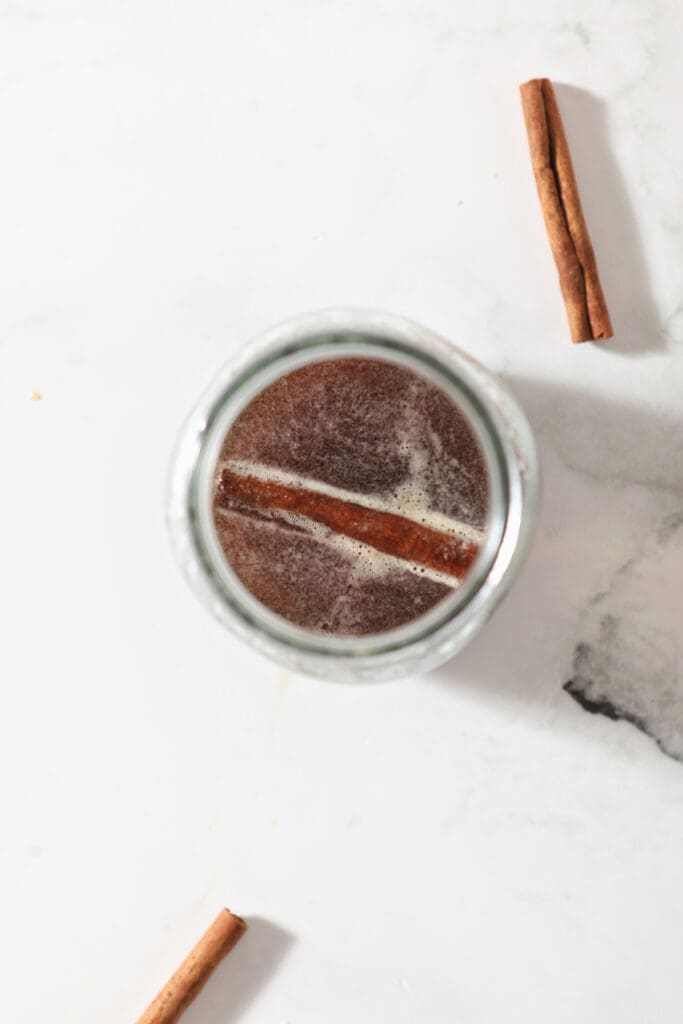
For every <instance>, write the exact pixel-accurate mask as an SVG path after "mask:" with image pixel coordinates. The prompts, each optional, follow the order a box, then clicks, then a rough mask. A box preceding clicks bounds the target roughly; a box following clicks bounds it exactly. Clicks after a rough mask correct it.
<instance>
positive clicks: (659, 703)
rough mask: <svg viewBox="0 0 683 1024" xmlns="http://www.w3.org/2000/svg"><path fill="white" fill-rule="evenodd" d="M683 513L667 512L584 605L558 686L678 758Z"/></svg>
mask: <svg viewBox="0 0 683 1024" xmlns="http://www.w3.org/2000/svg"><path fill="white" fill-rule="evenodd" d="M682 605H683V510H680V511H678V512H677V513H675V514H673V515H671V516H669V517H668V518H667V519H665V520H664V522H663V523H662V524H661V526H660V527H659V528H658V529H657V530H655V531H654V532H653V533H652V535H651V536H649V537H647V538H646V540H645V543H644V545H643V549H642V552H641V553H639V554H638V555H637V556H636V557H634V558H632V559H630V560H629V561H628V562H626V563H625V564H624V565H623V566H622V567H621V569H619V571H618V572H617V573H616V574H615V576H614V578H613V580H612V582H611V583H610V585H609V587H608V589H607V590H606V591H605V592H604V593H600V594H598V595H596V596H595V597H594V598H593V600H592V601H591V603H590V605H589V606H588V608H587V609H586V613H585V622H584V625H583V629H582V635H581V639H580V640H579V641H578V643H577V644H576V647H575V649H574V656H573V665H572V672H571V677H570V678H569V680H568V681H567V682H566V683H565V685H564V689H565V690H566V692H567V693H568V694H569V695H570V696H572V697H573V698H574V700H576V701H577V702H578V703H579V704H580V705H581V706H582V707H583V708H584V709H585V710H586V711H589V712H592V713H594V714H602V715H606V716H607V717H608V718H611V719H614V720H620V719H622V720H624V721H626V722H630V723H631V724H632V725H635V726H636V728H638V729H640V730H642V732H644V733H646V734H647V735H648V736H651V737H652V738H653V739H654V740H655V741H656V743H657V745H658V746H659V747H660V749H661V750H662V751H663V752H664V753H665V754H668V755H669V756H670V757H673V758H676V759H677V760H679V761H683V671H682V666H683V631H682V630H681V625H682V624H683V616H682V615H681V606H682Z"/></svg>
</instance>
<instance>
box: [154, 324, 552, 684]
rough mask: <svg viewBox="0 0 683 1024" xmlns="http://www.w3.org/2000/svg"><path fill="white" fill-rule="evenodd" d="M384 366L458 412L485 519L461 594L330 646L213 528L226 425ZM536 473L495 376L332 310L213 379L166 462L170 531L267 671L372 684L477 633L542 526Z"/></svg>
mask: <svg viewBox="0 0 683 1024" xmlns="http://www.w3.org/2000/svg"><path fill="white" fill-rule="evenodd" d="M346 356H351V357H354V356H355V357H365V358H372V359H381V360H384V361H389V362H391V363H394V364H398V365H401V366H404V367H406V368H408V369H410V370H413V371H416V372H417V373H418V374H420V375H421V376H422V377H425V378H427V379H428V380H430V381H432V382H434V383H436V384H437V385H438V386H439V387H440V388H442V389H443V390H444V391H446V392H447V393H448V394H449V395H450V396H451V398H452V399H453V400H454V402H455V403H456V405H458V406H459V407H460V409H461V410H462V411H463V412H464V413H465V415H466V416H467V419H468V420H469V422H470V425H471V427H472V429H473V430H474V432H475V434H476V437H477V439H478V441H479V443H480V445H481V448H482V451H483V454H484V457H485V462H486V466H487V471H488V476H489V519H488V524H487V531H486V536H485V540H484V542H483V545H482V548H481V550H480V553H479V555H478V557H477V559H476V561H475V563H474V565H473V566H472V568H471V570H470V571H469V573H468V574H467V576H466V577H465V579H464V581H463V584H462V586H460V587H459V588H458V589H457V590H455V592H454V593H453V594H452V595H451V596H449V597H447V598H445V599H444V600H442V601H440V602H439V603H438V604H436V605H435V606H434V607H433V608H432V609H431V610H430V611H428V612H426V613H425V614H423V615H421V616H419V617H418V618H415V619H413V620H412V621H411V622H409V623H407V624H405V625H403V626H400V627H399V628H396V629H392V630H388V631H387V632H384V633H377V634H373V635H371V636H358V637H355V636H354V637H334V636H330V635H329V634H328V635H325V634H318V633H315V632H312V631H309V630H306V629H303V628H301V627H299V626H296V625H294V624H293V623H291V622H289V621H287V620H285V619H284V618H282V617H281V616H279V615H277V614H275V613H274V612H272V611H271V610H270V609H268V608H267V607H265V606H264V605H263V604H261V603H260V602H259V601H258V600H257V599H256V598H255V597H254V596H253V595H252V594H251V593H250V592H249V591H248V590H247V588H246V587H245V586H244V585H243V584H242V583H241V581H240V580H239V579H238V577H237V575H236V574H235V572H234V571H233V570H232V569H231V567H230V565H229V563H228V561H227V558H226V557H225V555H224V553H223V551H222V549H221V546H220V543H219V540H218V537H217V531H216V528H215V525H214V519H213V512H212V507H213V506H212V488H213V479H214V472H215V467H216V462H217V458H218V454H219V451H220V448H221V444H222V442H223V440H224V438H225V435H226V433H227V431H228V429H229V428H230V426H231V424H232V423H233V422H234V421H235V419H236V418H237V416H238V415H239V414H240V413H241V412H242V410H244V409H245V407H246V406H247V405H248V404H249V403H250V402H251V401H252V400H253V399H254V398H255V396H256V395H257V394H259V393H260V392H261V391H262V390H263V389H264V388H265V387H267V386H268V385H269V384H271V383H272V382H273V381H275V380H277V379H278V378H280V377H281V376H283V375H284V374H286V373H290V372H292V371H293V370H296V369H298V368H300V367H302V366H304V365H307V364H309V363H311V362H314V361H318V360H324V359H339V358H342V357H346ZM539 483H540V481H539V468H538V460H537V455H536V447H535V444H534V440H533V436H532V434H531V430H530V428H529V425H528V423H527V421H526V418H525V417H524V415H523V413H522V412H521V410H520V408H519V406H518V405H517V403H516V401H515V400H514V399H513V398H512V397H511V395H510V394H509V393H508V392H507V391H506V389H505V388H504V387H503V385H502V384H501V383H500V381H499V380H497V378H496V377H494V376H493V375H492V374H491V373H489V372H488V371H487V370H485V369H484V368H483V367H482V366H481V365H480V364H479V363H477V362H476V361H475V360H474V359H472V358H471V357H470V356H468V355H467V354H466V353H464V352H463V351H461V350H460V349H458V348H456V347H455V346H453V345H452V344H450V343H449V342H447V341H445V340H444V339H442V338H440V337H439V336H438V335H436V334H434V333H433V332H431V331H429V330H427V329H425V328H423V327H420V326H419V325H417V324H414V323H412V322H410V321H408V320H404V319H402V318H400V317H396V316H391V315H388V314H384V313H375V312H367V311H356V310H331V311H328V312H323V313H316V314H311V315H308V316H303V317H300V318H297V319H295V320H291V321H288V322H287V323H284V324H282V325H280V326H277V327H274V328H273V329H271V330H269V331H267V332H266V333H265V334H263V335H262V336H260V337H259V338H257V339H255V340H254V341H252V342H251V343H250V344H249V345H247V346H245V348H244V349H243V350H241V351H240V352H239V353H238V355H237V356H235V357H234V358H233V359H232V360H230V362H229V363H228V364H227V365H226V366H225V367H224V368H223V369H222V370H221V371H220V373H219V374H218V375H217V376H216V378H215V380H214V381H213V382H212V383H211V385H210V386H209V388H208V389H207V391H206V392H205V393H204V395H203V396H202V397H201V399H200V400H199V402H198V403H197V405H196V406H195V408H194V410H193V411H192V413H191V415H190V417H189V419H188V420H187V422H186V424H185V426H184V428H183V430H182V433H181V436H180V439H179V442H178V445H177V449H176V452H175V456H174V459H173V464H172V470H171V476H170V482H169V491H168V524H169V529H170V534H171V539H172V543H173V548H174V551H175V555H176V558H177V560H178V563H179V565H180V568H181V569H182V571H183V573H184V574H185V576H186V577H187V579H188V581H189V583H190V584H191V586H192V587H193V589H194V590H195V592H196V594H197V595H198V597H199V598H200V599H201V600H202V601H203V602H204V604H205V605H206V606H207V608H208V609H209V610H210V611H211V612H212V613H213V614H214V615H215V616H216V618H217V619H218V620H219V621H220V622H222V623H223V624H224V625H225V626H227V627H228V628H229V629H230V630H231V632H232V633H233V634H235V635H236V636H238V637H239V638H241V639H242V640H244V641H245V642H246V643H247V644H249V645H250V646H251V647H253V648H255V649H256V650H258V651H260V652H262V653H263V654H265V655H267V656H269V657H270V658H272V659H273V660H275V661H277V662H279V663H280V664H282V665H284V666H286V667H287V668H290V669H293V670H294V671H297V672H304V673H307V674H309V675H314V676H318V677H321V678H324V679H334V680H375V679H377V680H379V679H391V678H397V677H400V676H405V675H408V674H411V673H415V672H418V671H420V672H421V671H424V670H427V669H430V668H434V667H435V666H437V665H439V664H442V663H443V662H445V661H446V660H447V659H449V658H450V657H452V656H453V655H454V654H455V653H456V652H457V651H459V650H460V649H461V648H462V647H463V646H464V645H465V644H466V643H467V641H468V640H469V639H470V638H471V637H472V636H474V634H475V633H476V632H477V631H478V630H479V629H480V628H481V627H482V626H483V625H484V623H485V622H486V620H487V619H488V618H489V616H490V615H491V613H492V612H493V610H494V608H495V607H496V606H497V604H498V603H499V601H500V600H501V598H502V597H503V596H504V595H505V593H506V592H507V591H508V589H509V588H510V585H511V584H512V582H513V580H514V578H515V576H516V575H517V573H518V571H519V568H520V566H521V564H522V561H523V559H524V556H525V555H526V552H527V550H528V548H529V544H530V541H531V538H532V535H533V531H534V527H535V524H536V520H537V516H538V505H539V490H540V487H539Z"/></svg>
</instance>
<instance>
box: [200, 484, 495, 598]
mask: <svg viewBox="0 0 683 1024" xmlns="http://www.w3.org/2000/svg"><path fill="white" fill-rule="evenodd" d="M216 504H217V505H218V507H219V508H226V509H231V508H234V509H236V510H239V511H241V512H243V513H244V514H246V515H249V514H250V513H251V514H253V515H255V516H258V515H260V513H261V511H262V510H264V509H265V510H275V511H282V512H293V513H294V514H297V515H300V516H306V517H307V518H309V519H312V520H313V521H314V522H316V523H320V524H322V525H323V526H326V527H328V529H330V530H333V531H335V532H336V533H339V534H343V535H344V536H346V537H351V538H352V539H353V540H357V541H361V542H362V543H363V544H368V545H370V547H373V548H375V549H376V550H377V551H383V552H384V553H385V554H387V555H393V556H394V557H395V558H403V559H405V560H406V561H408V562H417V563H418V565H424V566H426V567H427V568H429V569H436V570H438V571H440V572H444V573H446V574H447V575H449V576H453V577H454V578H455V579H462V578H463V577H464V576H465V575H466V573H467V570H468V569H469V568H470V566H471V565H472V562H473V561H474V559H475V558H476V557H477V553H478V550H479V548H478V545H477V544H475V543H473V542H472V541H467V540H464V539H463V538H461V537H455V536H453V535H452V534H449V533H445V532H443V531H442V530H435V529H433V528H432V527H429V526H426V525H424V524H422V523H416V522H414V521H413V520H411V519H405V518H404V517H403V516H400V515H396V514H395V513H393V512H381V511H379V510H377V509H373V508H370V507H369V506H367V505H360V504H357V503H356V502H353V501H342V500H341V499H340V498H335V497H332V496H331V495H328V494H321V493H320V492H316V491H308V490H306V489H304V488H301V487H290V486H287V485H286V484H281V483H277V482H276V481H274V480H259V479H258V478H257V477H255V476H249V475H245V476H242V475H240V474H238V473H232V472H230V470H228V469H224V470H223V472H222V473H221V477H220V483H219V485H218V489H217V492H216Z"/></svg>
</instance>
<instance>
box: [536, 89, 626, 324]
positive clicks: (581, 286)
mask: <svg viewBox="0 0 683 1024" xmlns="http://www.w3.org/2000/svg"><path fill="white" fill-rule="evenodd" d="M519 91H520V93H521V97H522V107H523V110H524V119H525V121H526V129H527V134H528V136H529V149H530V151H531V163H532V166H533V169H534V176H535V178H536V188H537V190H538V198H539V200H540V202H541V209H542V211H543V217H544V219H545V226H546V230H547V232H548V238H549V240H550V247H551V249H552V253H553V257H554V259H555V264H556V266H557V271H558V274H559V277H560V288H561V289H562V297H563V298H564V304H565V306H566V309H567V318H568V320H569V328H570V331H571V336H572V341H574V342H579V341H598V340H599V339H601V338H610V337H611V336H612V324H611V322H610V318H609V312H608V311H607V303H606V302H605V296H604V294H603V291H602V287H601V285H600V278H599V276H598V267H597V264H596V261H595V254H594V252H593V246H592V244H591V240H590V235H589V234H588V228H587V227H586V221H585V218H584V215H583V210H582V208H581V200H580V198H579V190H578V187H577V184H576V178H575V176H574V169H573V167H572V161H571V157H570V155H569V146H568V144H567V137H566V135H565V133H564V127H563V125H562V118H561V116H560V110H559V107H558V105H557V99H556V97H555V91H554V89H553V86H552V83H551V82H550V80H549V79H548V78H532V79H531V81H529V82H525V83H524V84H523V85H521V86H520V87H519Z"/></svg>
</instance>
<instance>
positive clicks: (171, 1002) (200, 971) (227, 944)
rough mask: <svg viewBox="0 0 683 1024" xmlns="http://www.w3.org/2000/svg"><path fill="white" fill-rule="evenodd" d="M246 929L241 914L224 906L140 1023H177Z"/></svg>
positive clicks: (141, 1018) (140, 1019)
mask: <svg viewBox="0 0 683 1024" xmlns="http://www.w3.org/2000/svg"><path fill="white" fill-rule="evenodd" d="M246 930H247V925H246V922H244V921H243V920H242V918H241V917H236V916H235V914H231V913H230V911H229V910H221V912H220V914H219V915H218V917H217V918H216V920H215V921H214V922H213V924H212V925H211V927H210V928H209V929H208V931H207V932H205V933H204V935H202V937H201V939H200V940H199V942H198V943H197V945H196V946H195V947H194V949H193V950H192V952H191V953H190V954H189V955H188V956H187V957H186V958H185V960H183V962H182V964H181V965H180V967H179V968H178V970H177V971H176V972H175V974H174V975H173V977H172V978H171V979H170V980H169V981H168V982H167V983H166V985H164V987H163V988H162V990H161V992H160V993H159V995H158V996H157V997H156V999H155V1000H154V1002H153V1003H151V1005H150V1006H148V1008H147V1009H146V1010H145V1012H144V1013H143V1015H142V1017H140V1018H139V1020H138V1022H137V1024H175V1021H177V1020H178V1019H179V1018H180V1016H181V1014H183V1013H184V1011H185V1010H186V1009H187V1007H188V1006H189V1005H190V1003H191V1002H192V1001H193V1000H194V999H195V997H196V996H197V995H198V994H199V992H200V991H201V989H202V988H203V987H204V985H205V984H206V982H207V981H208V979H209V976H210V974H211V972H212V971H213V970H214V968H215V967H217V966H218V964H219V963H220V962H221V960H222V959H223V958H224V957H226V956H227V955H228V953H229V952H230V950H231V949H232V948H233V946H235V945H236V943H237V942H239V940H240V939H241V938H242V936H243V935H244V933H245V931H246Z"/></svg>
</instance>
